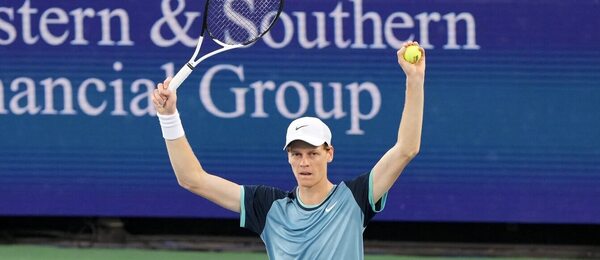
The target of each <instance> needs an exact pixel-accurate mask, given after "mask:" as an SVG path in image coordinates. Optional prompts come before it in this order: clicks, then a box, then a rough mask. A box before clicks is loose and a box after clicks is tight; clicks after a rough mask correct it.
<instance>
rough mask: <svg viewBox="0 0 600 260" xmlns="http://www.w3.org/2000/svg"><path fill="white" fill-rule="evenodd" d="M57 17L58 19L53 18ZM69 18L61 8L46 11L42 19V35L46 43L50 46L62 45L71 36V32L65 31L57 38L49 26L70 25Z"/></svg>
mask: <svg viewBox="0 0 600 260" xmlns="http://www.w3.org/2000/svg"><path fill="white" fill-rule="evenodd" d="M52 16H55V17H56V18H52ZM68 23H69V17H68V16H67V13H65V11H63V10H62V9H60V8H50V9H48V10H46V11H45V12H44V13H43V14H42V17H41V18H40V34H41V35H42V38H43V39H44V41H45V42H47V43H48V44H50V45H61V44H63V43H64V42H65V40H66V39H67V37H68V36H69V32H68V31H66V30H64V31H63V33H62V34H61V35H60V36H55V35H54V34H52V32H50V29H48V25H49V24H68Z"/></svg>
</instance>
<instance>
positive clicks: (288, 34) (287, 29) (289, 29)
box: [261, 12, 294, 49]
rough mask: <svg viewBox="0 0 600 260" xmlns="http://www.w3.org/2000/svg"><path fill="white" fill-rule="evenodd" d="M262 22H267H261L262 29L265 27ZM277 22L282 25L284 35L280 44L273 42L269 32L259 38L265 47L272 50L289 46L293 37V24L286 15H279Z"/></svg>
mask: <svg viewBox="0 0 600 260" xmlns="http://www.w3.org/2000/svg"><path fill="white" fill-rule="evenodd" d="M264 21H268V19H265V20H263V25H261V26H263V27H264V26H265V25H264ZM278 21H281V22H282V23H283V28H284V29H283V31H284V33H285V34H284V36H283V39H282V40H281V42H275V40H273V36H272V35H271V31H269V32H268V33H266V34H265V35H263V37H262V38H261V39H262V41H263V42H264V43H265V44H266V45H267V46H269V47H271V48H273V49H281V48H283V47H285V46H287V45H288V44H290V42H291V41H292V38H293V37H294V22H293V21H292V19H291V18H290V17H289V16H288V15H287V14H285V13H283V12H282V13H281V14H280V15H279V19H278ZM273 26H275V25H273Z"/></svg>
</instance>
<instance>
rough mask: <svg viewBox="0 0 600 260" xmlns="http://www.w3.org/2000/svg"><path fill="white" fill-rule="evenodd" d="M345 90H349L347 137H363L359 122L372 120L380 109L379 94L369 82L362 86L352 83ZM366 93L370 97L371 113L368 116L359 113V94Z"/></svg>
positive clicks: (375, 87)
mask: <svg viewBox="0 0 600 260" xmlns="http://www.w3.org/2000/svg"><path fill="white" fill-rule="evenodd" d="M346 88H347V89H348V90H350V111H351V112H350V114H351V118H350V130H348V131H346V134H349V135H363V134H364V133H365V131H363V130H361V129H360V120H369V119H373V118H374V117H375V116H376V115H377V113H379V109H380V108H381V93H380V92H379V89H378V88H377V86H376V85H375V84H373V83H371V82H365V83H362V84H358V83H352V84H350V85H347V86H346ZM365 90H366V91H367V92H368V94H370V97H371V111H369V113H368V114H366V115H365V114H362V113H361V112H360V102H359V98H360V92H362V91H365Z"/></svg>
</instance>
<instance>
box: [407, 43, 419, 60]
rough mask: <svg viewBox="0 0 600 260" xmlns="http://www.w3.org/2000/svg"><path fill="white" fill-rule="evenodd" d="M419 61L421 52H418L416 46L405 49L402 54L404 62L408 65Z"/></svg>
mask: <svg viewBox="0 0 600 260" xmlns="http://www.w3.org/2000/svg"><path fill="white" fill-rule="evenodd" d="M419 59H421V51H420V50H419V46H418V45H411V46H408V47H406V51H405V52H404V60H406V61H408V62H410V63H413V64H414V63H417V61H419Z"/></svg>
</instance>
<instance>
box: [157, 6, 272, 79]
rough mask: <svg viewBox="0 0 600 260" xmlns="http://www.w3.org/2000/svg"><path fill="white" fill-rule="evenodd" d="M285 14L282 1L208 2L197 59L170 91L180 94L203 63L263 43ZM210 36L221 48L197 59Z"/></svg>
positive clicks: (187, 65)
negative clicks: (184, 85)
mask: <svg viewBox="0 0 600 260" xmlns="http://www.w3.org/2000/svg"><path fill="white" fill-rule="evenodd" d="M282 10H283V0H206V5H205V7H204V14H203V16H202V17H203V19H202V31H201V32H200V37H198V44H197V45H196V50H195V51H194V55H192V57H191V58H190V60H189V61H188V62H187V63H186V64H185V65H184V66H183V67H182V68H181V69H180V70H179V72H177V74H176V75H175V77H173V79H172V80H171V83H170V84H169V89H170V90H171V91H175V90H177V88H178V87H179V86H180V85H181V83H183V81H184V80H185V79H186V78H187V77H188V76H189V75H190V73H192V70H193V69H194V68H195V67H196V66H198V64H200V62H202V61H203V60H205V59H208V58H209V57H211V56H213V55H216V54H219V53H221V52H224V51H228V50H231V49H235V48H240V47H244V46H247V45H250V44H252V43H254V42H255V41H257V40H258V39H260V37H262V36H263V35H265V33H267V32H268V31H269V30H270V29H271V27H273V24H275V21H276V20H277V18H278V17H279V14H281V11H282ZM207 32H208V36H210V38H212V40H213V41H214V42H215V43H217V44H218V45H220V46H221V48H220V49H217V50H214V51H212V52H209V53H207V54H205V55H204V56H202V57H200V58H199V59H196V58H197V56H198V54H199V53H200V46H202V41H203V40H204V37H205V34H206V33H207Z"/></svg>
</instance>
